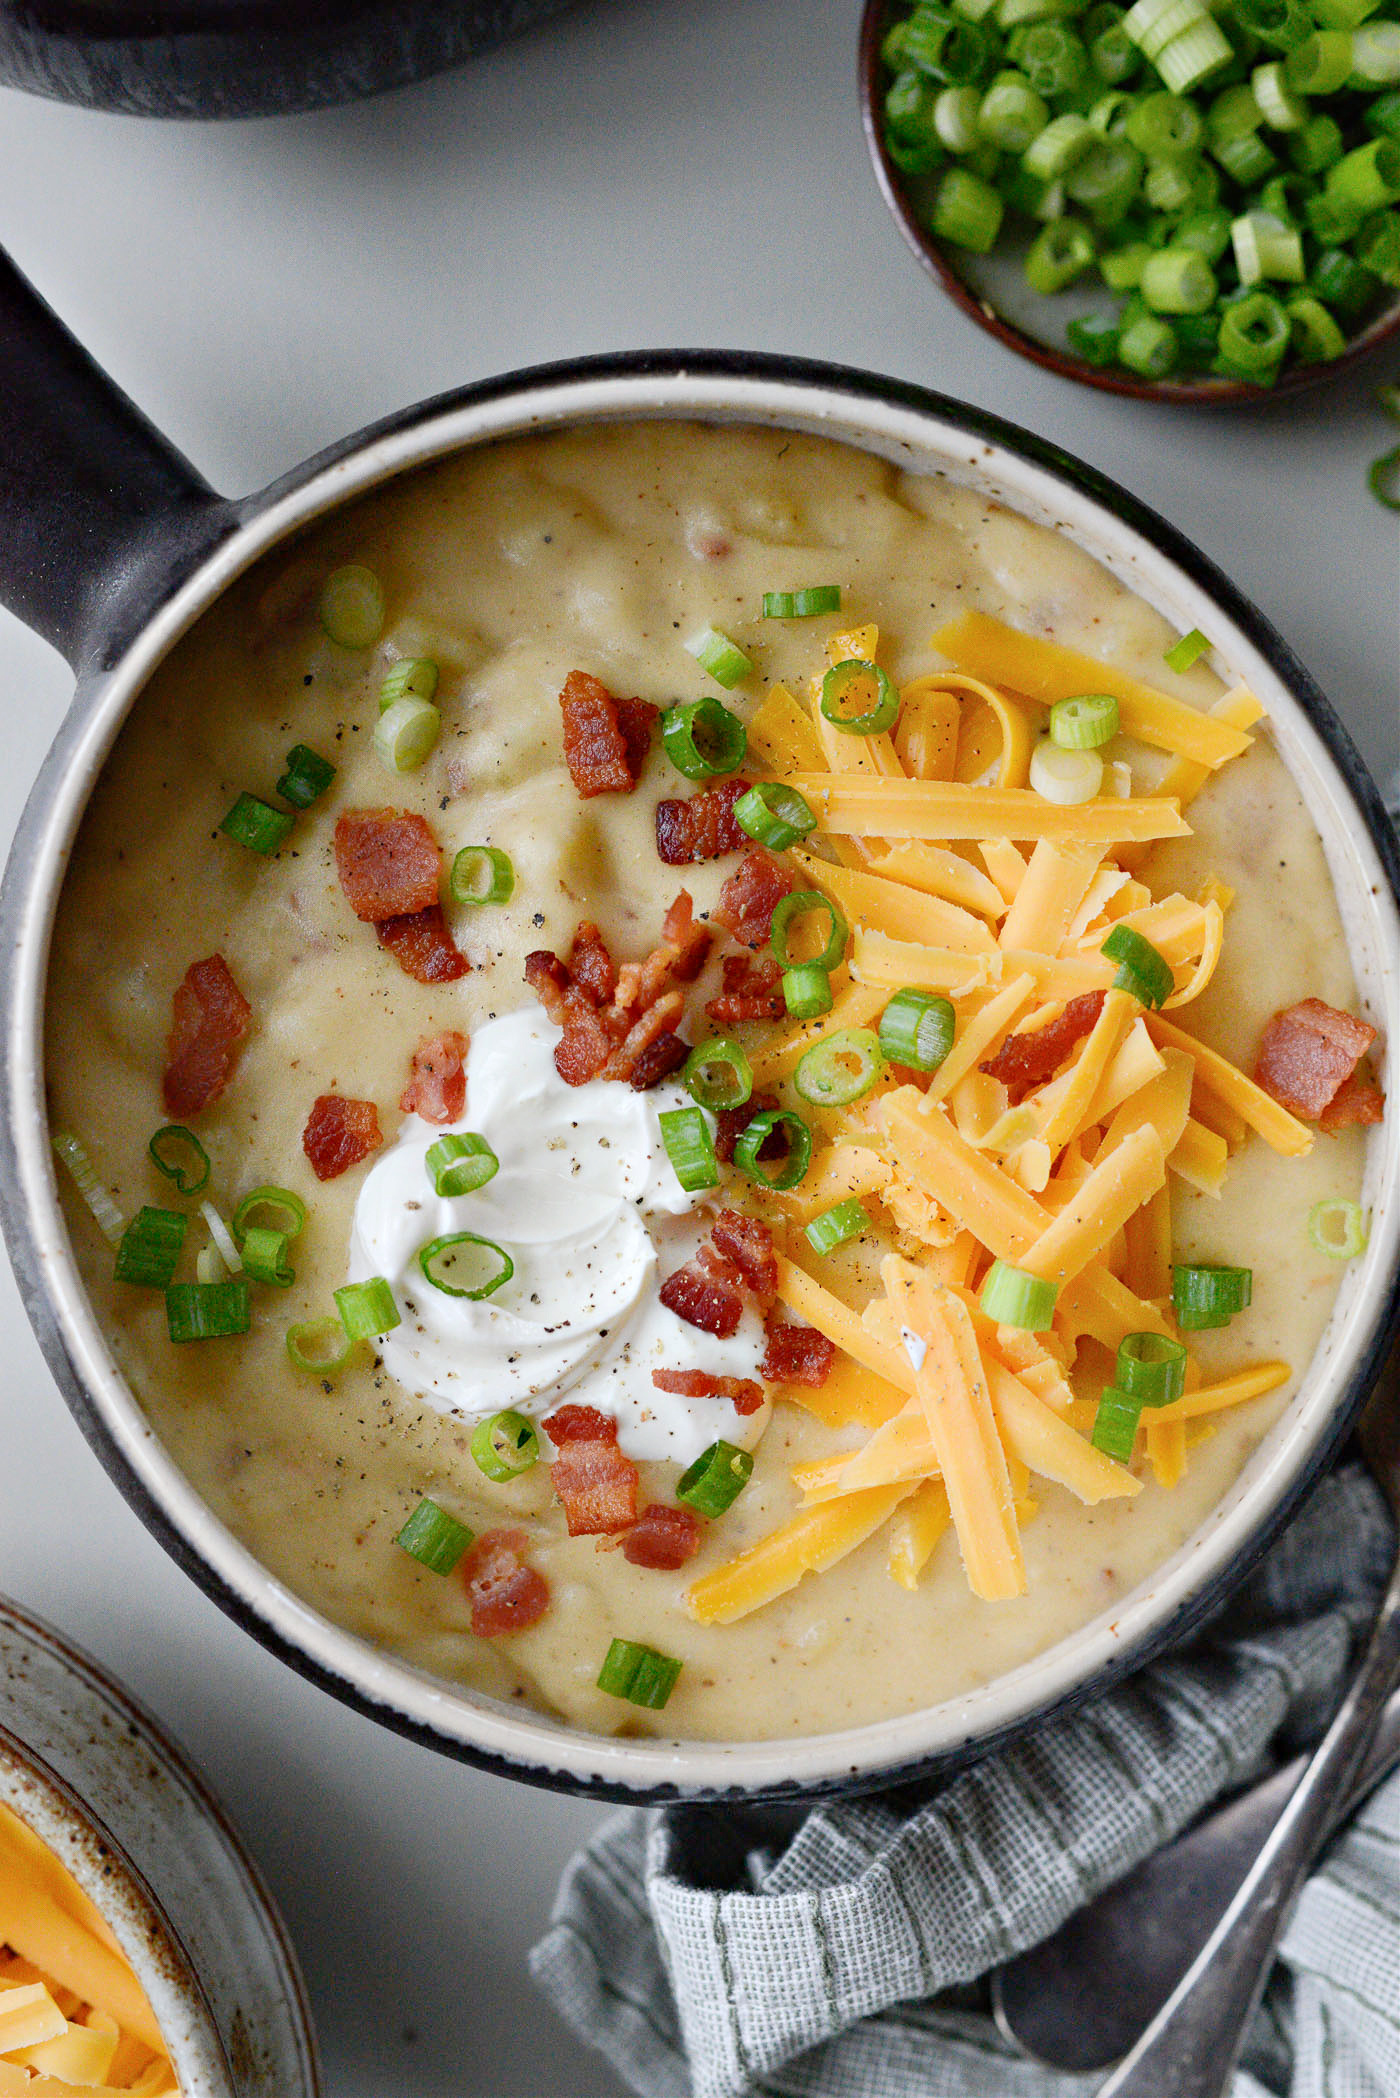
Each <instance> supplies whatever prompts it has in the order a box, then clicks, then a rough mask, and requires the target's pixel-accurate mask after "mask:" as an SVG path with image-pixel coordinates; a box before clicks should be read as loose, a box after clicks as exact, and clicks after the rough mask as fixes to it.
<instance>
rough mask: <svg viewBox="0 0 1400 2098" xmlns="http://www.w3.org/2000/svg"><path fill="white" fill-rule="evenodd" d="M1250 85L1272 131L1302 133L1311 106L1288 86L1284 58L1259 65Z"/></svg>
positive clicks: (1255, 69)
mask: <svg viewBox="0 0 1400 2098" xmlns="http://www.w3.org/2000/svg"><path fill="white" fill-rule="evenodd" d="M1251 85H1252V86H1253V89H1254V99H1255V101H1256V102H1257V103H1258V104H1259V107H1260V110H1261V111H1262V113H1263V117H1264V122H1265V123H1266V124H1267V125H1268V126H1269V129H1270V130H1271V131H1301V130H1302V128H1303V125H1304V123H1305V122H1306V120H1307V115H1308V105H1307V103H1306V102H1305V101H1304V100H1303V98H1302V96H1301V95H1298V94H1295V93H1294V91H1293V89H1292V87H1291V86H1290V85H1289V82H1288V80H1287V78H1286V76H1285V74H1284V68H1283V60H1282V59H1281V58H1273V59H1270V61H1269V63H1268V64H1267V65H1264V66H1256V67H1255V68H1254V74H1253V78H1252V81H1251Z"/></svg>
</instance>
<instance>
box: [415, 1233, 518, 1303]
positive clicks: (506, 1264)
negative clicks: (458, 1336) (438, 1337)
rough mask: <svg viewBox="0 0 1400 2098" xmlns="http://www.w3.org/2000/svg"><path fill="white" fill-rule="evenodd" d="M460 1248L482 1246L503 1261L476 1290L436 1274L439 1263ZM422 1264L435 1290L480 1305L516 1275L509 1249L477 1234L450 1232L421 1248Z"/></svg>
mask: <svg viewBox="0 0 1400 2098" xmlns="http://www.w3.org/2000/svg"><path fill="white" fill-rule="evenodd" d="M457 1246H480V1247H481V1248H482V1249H483V1250H484V1251H485V1252H487V1253H494V1254H495V1256H496V1258H497V1260H498V1261H499V1262H500V1267H499V1269H498V1271H497V1272H496V1273H495V1274H494V1275H491V1276H489V1277H488V1278H487V1280H486V1281H485V1282H481V1283H478V1284H477V1286H476V1288H475V1289H459V1288H458V1287H457V1285H456V1284H455V1283H453V1282H447V1281H445V1280H444V1279H443V1277H442V1276H441V1275H435V1274H434V1273H433V1268H434V1265H435V1264H436V1262H438V1261H439V1260H443V1259H447V1258H450V1256H451V1254H452V1252H453V1250H454V1248H456V1247H457ZM418 1265H419V1267H420V1268H421V1269H422V1272H423V1279H424V1281H425V1282H431V1284H432V1286H433V1288H434V1289H440V1290H441V1291H442V1293H443V1295H444V1296H445V1297H467V1298H469V1299H470V1301H471V1302H472V1303H473V1304H479V1303H480V1302H481V1300H482V1298H483V1297H489V1296H493V1295H494V1294H495V1292H496V1291H497V1290H498V1289H499V1288H500V1287H501V1285H502V1284H503V1283H505V1282H509V1280H510V1278H511V1276H512V1275H513V1274H514V1273H515V1262H514V1261H513V1260H512V1259H511V1257H510V1255H509V1253H507V1251H506V1249H505V1247H504V1246H498V1245H497V1244H496V1241H495V1240H494V1239H493V1238H481V1237H480V1236H479V1235H478V1234H477V1233H476V1232H475V1231H449V1232H447V1233H445V1234H444V1236H443V1237H442V1238H433V1239H429V1241H428V1243H427V1245H426V1246H422V1247H420V1248H419V1252H418Z"/></svg>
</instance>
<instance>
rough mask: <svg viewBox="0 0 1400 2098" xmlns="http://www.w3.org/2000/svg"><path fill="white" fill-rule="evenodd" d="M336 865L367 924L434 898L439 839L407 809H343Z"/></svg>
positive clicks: (404, 913)
mask: <svg viewBox="0 0 1400 2098" xmlns="http://www.w3.org/2000/svg"><path fill="white" fill-rule="evenodd" d="M335 865H336V872H337V873H338V874H339V876H340V886H341V888H342V889H344V891H345V894H346V897H347V899H348V901H349V904H350V908H351V910H352V911H353V912H354V913H355V916H356V917H357V918H363V919H365V920H366V921H367V922H368V923H369V924H371V925H378V924H380V923H382V922H383V920H384V919H386V918H406V917H409V916H410V915H412V914H413V913H415V912H418V911H425V910H427V909H428V907H429V905H430V904H435V903H436V902H437V900H438V881H439V878H440V876H441V873H442V854H441V852H440V851H439V850H438V841H437V839H436V838H435V837H434V835H433V829H432V825H431V824H430V823H428V822H427V821H426V820H425V819H424V818H423V817H422V816H415V815H414V814H413V813H412V812H411V811H410V810H408V809H346V810H345V812H344V814H343V815H341V816H339V817H337V819H336V826H335Z"/></svg>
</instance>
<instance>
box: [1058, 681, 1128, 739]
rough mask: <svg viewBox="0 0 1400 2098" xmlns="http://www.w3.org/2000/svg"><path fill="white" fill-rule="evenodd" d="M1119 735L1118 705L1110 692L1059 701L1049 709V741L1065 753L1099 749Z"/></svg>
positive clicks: (1082, 695) (1086, 694) (1083, 694)
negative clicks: (1065, 751) (1057, 745)
mask: <svg viewBox="0 0 1400 2098" xmlns="http://www.w3.org/2000/svg"><path fill="white" fill-rule="evenodd" d="M1117 733H1118V702H1117V700H1116V699H1115V698H1114V696H1113V694H1112V693H1111V692H1085V693H1082V694H1081V695H1080V696H1079V697H1078V698H1077V699H1057V700H1056V702H1055V704H1054V706H1053V707H1051V709H1050V740H1051V742H1052V743H1058V744H1059V746H1060V748H1061V749H1062V750H1097V749H1099V747H1100V746H1101V745H1102V744H1104V743H1111V742H1112V741H1113V739H1114V737H1115V736H1116V735H1117Z"/></svg>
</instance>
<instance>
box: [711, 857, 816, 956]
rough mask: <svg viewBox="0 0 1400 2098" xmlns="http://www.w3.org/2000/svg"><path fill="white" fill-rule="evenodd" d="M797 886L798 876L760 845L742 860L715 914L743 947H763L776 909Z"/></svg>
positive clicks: (721, 897) (720, 894)
mask: <svg viewBox="0 0 1400 2098" xmlns="http://www.w3.org/2000/svg"><path fill="white" fill-rule="evenodd" d="M796 887H797V877H796V876H795V875H794V874H791V873H790V872H789V871H788V869H787V868H786V867H784V866H782V865H781V863H780V862H779V861H777V860H775V859H774V857H773V855H772V853H771V852H765V851H764V850H763V847H762V846H761V845H760V846H757V847H756V848H755V849H754V851H752V852H750V853H747V854H746V855H745V857H744V858H743V859H742V860H740V862H739V864H738V866H737V867H736V868H735V870H734V872H733V873H732V874H731V875H730V877H729V879H728V881H726V883H725V884H724V887H723V888H722V889H721V890H720V892H719V902H718V903H717V904H716V905H715V908H714V911H713V913H712V915H713V917H714V919H715V922H716V923H717V924H719V925H722V926H723V927H724V929H725V931H726V932H729V933H732V934H733V935H734V938H735V939H736V940H737V941H738V942H739V944H740V946H741V947H761V946H762V945H763V943H764V941H765V940H766V939H767V938H768V936H769V934H770V933H771V932H772V930H773V911H774V908H775V906H776V905H777V904H779V903H780V902H781V901H782V899H783V897H784V896H789V895H791V893H792V891H793V890H794V889H795V888H796Z"/></svg>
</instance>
